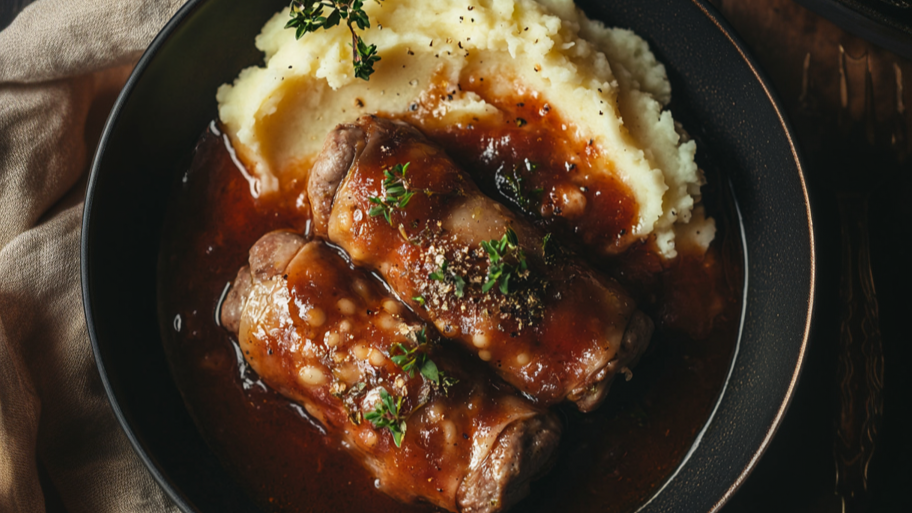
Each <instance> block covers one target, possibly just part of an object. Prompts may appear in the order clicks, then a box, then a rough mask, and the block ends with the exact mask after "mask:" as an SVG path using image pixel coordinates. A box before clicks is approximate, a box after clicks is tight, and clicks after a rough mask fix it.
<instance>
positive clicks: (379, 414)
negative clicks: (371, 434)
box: [364, 388, 406, 447]
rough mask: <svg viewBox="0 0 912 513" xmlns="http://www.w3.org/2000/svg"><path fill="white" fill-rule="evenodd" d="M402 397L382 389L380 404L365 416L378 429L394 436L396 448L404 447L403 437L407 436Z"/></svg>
mask: <svg viewBox="0 0 912 513" xmlns="http://www.w3.org/2000/svg"><path fill="white" fill-rule="evenodd" d="M401 410H402V397H396V398H395V399H393V396H391V395H390V394H389V392H387V391H386V389H385V388H381V389H380V402H378V403H377V407H376V409H375V410H374V411H371V412H367V413H365V414H364V418H365V419H366V420H367V421H369V422H370V423H371V424H373V425H374V427H375V428H377V429H384V428H385V429H387V430H389V432H390V434H391V435H393V443H395V444H396V447H401V446H402V437H403V436H405V427H406V424H405V419H403V418H402V411H401Z"/></svg>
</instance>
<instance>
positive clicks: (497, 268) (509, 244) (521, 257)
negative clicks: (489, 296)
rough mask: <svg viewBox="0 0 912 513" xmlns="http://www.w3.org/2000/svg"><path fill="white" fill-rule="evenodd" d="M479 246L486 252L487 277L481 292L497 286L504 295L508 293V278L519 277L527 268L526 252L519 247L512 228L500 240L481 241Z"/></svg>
mask: <svg viewBox="0 0 912 513" xmlns="http://www.w3.org/2000/svg"><path fill="white" fill-rule="evenodd" d="M481 247H482V248H483V249H484V250H485V252H487V253H488V261H489V263H488V279H487V281H486V282H485V284H484V286H482V288H481V290H482V292H488V291H489V290H491V289H492V288H494V287H495V286H498V289H499V290H500V292H501V293H502V294H504V295H507V294H510V292H511V290H510V279H511V278H514V277H517V278H518V277H520V274H521V273H524V272H525V271H526V270H528V268H529V266H528V263H527V262H526V254H525V253H524V252H523V250H522V248H520V247H519V239H518V238H517V237H516V232H514V231H513V229H512V228H507V232H506V233H504V236H503V237H501V238H500V240H496V239H492V240H489V241H488V240H485V241H481Z"/></svg>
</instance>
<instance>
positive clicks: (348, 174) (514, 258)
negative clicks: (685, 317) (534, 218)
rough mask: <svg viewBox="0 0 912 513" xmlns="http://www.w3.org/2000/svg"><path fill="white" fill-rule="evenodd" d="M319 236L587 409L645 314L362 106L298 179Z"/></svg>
mask: <svg viewBox="0 0 912 513" xmlns="http://www.w3.org/2000/svg"><path fill="white" fill-rule="evenodd" d="M308 194H309V197H310V201H311V205H312V208H313V214H314V229H315V233H316V235H318V236H321V237H324V238H326V239H327V240H329V241H330V242H332V243H334V244H336V245H338V246H340V247H341V248H342V249H344V250H345V251H346V252H347V253H348V254H349V255H350V257H351V259H352V261H353V262H354V263H355V264H356V265H358V266H363V267H366V268H368V269H371V270H374V271H376V272H378V273H379V274H380V275H381V276H382V277H383V278H384V279H385V280H386V282H387V283H388V284H389V286H390V287H391V288H392V290H393V291H395V292H396V294H398V295H399V297H400V298H402V299H403V300H404V301H406V302H408V303H409V304H410V306H411V307H412V308H413V309H414V311H415V312H417V313H418V314H419V315H420V316H421V317H422V318H423V319H425V320H427V321H430V322H433V323H434V324H435V325H436V326H437V328H438V330H439V331H440V333H441V334H442V335H443V336H445V337H448V338H451V339H453V340H456V341H459V342H460V343H461V344H462V345H463V346H464V347H466V348H468V349H469V350H471V351H472V352H473V353H474V354H476V355H477V356H478V357H479V358H480V359H482V360H484V361H485V362H488V364H489V365H490V366H492V367H493V368H494V369H495V370H496V371H497V372H498V373H499V374H500V375H501V376H502V377H503V378H504V379H505V380H506V381H507V382H509V383H510V384H512V385H514V386H516V387H517V388H518V389H520V390H522V391H523V392H525V393H526V394H528V395H529V396H530V397H532V398H534V399H535V400H537V401H538V402H539V403H540V404H543V405H550V404H554V403H557V402H560V401H563V400H565V399H568V400H570V401H573V402H575V403H576V405H577V407H578V408H579V409H580V410H581V411H590V410H593V409H594V408H596V407H597V406H598V405H599V404H600V403H601V401H602V400H603V399H604V397H605V394H606V393H607V390H608V385H609V384H610V382H611V380H612V379H613V377H614V376H615V375H616V374H618V373H620V372H624V373H627V374H628V375H629V368H630V367H631V366H632V365H633V364H634V363H635V362H636V360H637V359H638V358H639V356H640V354H641V353H642V351H643V349H644V348H645V347H646V345H647V344H648V341H649V338H650V336H651V334H652V328H653V325H652V321H651V320H650V319H649V318H648V317H646V316H645V315H644V314H642V313H641V312H639V311H638V310H637V309H636V305H635V304H634V302H633V300H632V299H631V298H630V296H629V295H628V294H627V293H626V292H625V291H624V290H622V288H621V287H620V285H618V284H617V282H615V281H613V280H611V279H608V278H605V277H603V276H601V275H600V274H598V273H596V272H594V271H593V270H592V269H591V268H590V267H589V266H587V265H586V264H584V263H583V262H582V261H581V260H580V259H579V258H577V257H575V256H573V255H572V254H570V253H569V252H568V251H565V250H562V249H561V248H560V247H559V246H558V245H557V244H556V243H555V242H554V241H553V240H552V238H551V236H550V234H547V233H544V232H542V231H541V230H540V229H539V228H537V227H535V226H534V225H532V224H531V223H529V222H528V221H525V220H523V219H521V218H517V217H516V216H515V215H513V214H512V213H511V212H510V211H509V210H508V209H507V208H505V207H504V206H503V205H501V204H500V203H497V202H496V201H494V200H492V199H491V198H489V197H487V196H485V195H484V194H483V193H481V192H480V190H479V189H478V187H477V186H476V185H475V184H474V183H473V182H472V181H471V179H470V178H469V177H468V175H467V174H466V173H464V172H463V171H462V170H460V169H459V168H458V167H457V166H456V165H455V164H454V163H453V161H452V160H451V159H450V158H448V157H447V155H446V154H444V152H443V151H442V150H441V149H440V148H439V147H437V146H436V145H434V144H433V143H431V142H430V141H428V140H427V139H426V138H425V137H424V136H423V135H422V134H421V133H420V132H419V131H418V130H416V129H415V128H413V127H411V126H410V125H408V124H405V123H402V122H396V121H390V120H387V119H382V118H378V117H375V116H365V117H362V118H361V119H359V120H358V121H357V122H356V123H354V124H351V125H341V126H339V127H337V128H336V129H335V130H334V131H333V132H332V133H330V134H329V136H328V137H327V139H326V141H325V143H324V146H323V150H322V152H321V154H320V155H319V157H318V158H317V160H316V163H315V165H314V167H313V169H312V170H311V174H310V176H309V178H308Z"/></svg>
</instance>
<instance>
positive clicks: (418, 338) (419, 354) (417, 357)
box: [390, 327, 459, 394]
mask: <svg viewBox="0 0 912 513" xmlns="http://www.w3.org/2000/svg"><path fill="white" fill-rule="evenodd" d="M415 342H417V344H416V345H415V347H412V348H411V349H409V348H408V347H406V346H405V344H395V345H394V346H393V348H392V349H391V350H390V354H391V355H392V353H394V352H399V353H402V354H397V355H395V356H390V360H392V361H393V363H395V364H396V365H398V366H399V367H400V368H401V369H402V370H403V371H404V372H406V373H407V374H408V375H409V377H410V378H414V377H415V370H416V369H417V370H418V372H419V373H420V374H421V375H422V376H424V378H425V379H426V380H428V381H430V382H431V383H433V384H434V385H436V386H439V387H442V388H443V393H444V394H446V393H447V390H448V389H449V387H451V386H453V385H455V384H456V383H458V382H459V381H458V380H457V379H455V378H452V377H450V376H447V375H446V373H444V372H443V371H441V370H439V369H438V368H437V364H436V363H434V361H433V360H431V358H430V357H429V356H428V355H427V353H426V352H424V351H419V349H421V348H423V347H425V346H426V345H427V343H428V339H427V328H426V327H425V328H421V331H419V332H418V333H415Z"/></svg>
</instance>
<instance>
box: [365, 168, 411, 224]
mask: <svg viewBox="0 0 912 513" xmlns="http://www.w3.org/2000/svg"><path fill="white" fill-rule="evenodd" d="M409 164H411V162H406V163H405V165H403V164H396V165H395V166H393V169H384V170H383V176H384V179H383V190H384V191H386V197H384V198H379V197H377V196H371V197H370V198H368V200H369V201H370V202H371V203H373V204H374V206H373V207H371V209H370V211H368V214H370V216H371V217H377V216H383V218H384V219H386V222H387V223H389V225H390V226H392V225H393V220H392V218H391V217H390V214H391V213H392V211H393V209H394V208H398V209H403V208H405V207H406V205H408V203H409V200H411V199H412V196H414V195H415V193H414V192H412V191H410V190H408V188H407V184H406V182H405V174H406V173H407V172H408V167H409Z"/></svg>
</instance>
